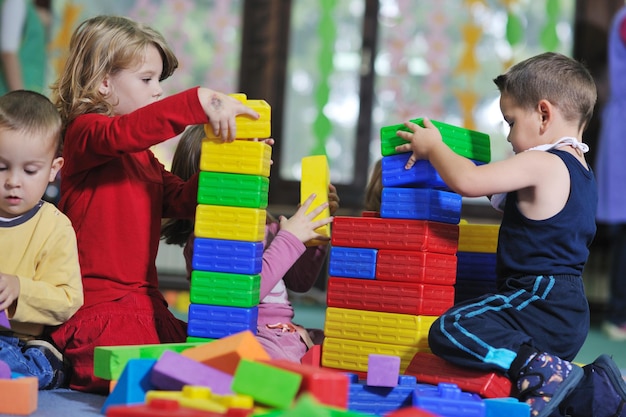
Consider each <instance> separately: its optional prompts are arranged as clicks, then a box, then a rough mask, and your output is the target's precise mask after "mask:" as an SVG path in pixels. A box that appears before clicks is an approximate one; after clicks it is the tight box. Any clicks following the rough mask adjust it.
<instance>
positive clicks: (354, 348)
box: [322, 337, 431, 373]
mask: <svg viewBox="0 0 626 417" xmlns="http://www.w3.org/2000/svg"><path fill="white" fill-rule="evenodd" d="M417 352H428V353H430V352H431V351H430V349H426V348H417V347H414V346H403V345H390V344H387V343H373V342H365V341H362V340H348V339H338V338H335V337H326V338H324V342H323V344H322V366H323V367H325V368H335V369H341V370H348V371H360V372H367V365H368V360H369V355H371V354H377V355H389V356H399V357H400V372H401V373H404V371H405V370H406V368H407V367H408V366H409V364H410V363H411V360H412V359H413V356H415V354H416V353H417Z"/></svg>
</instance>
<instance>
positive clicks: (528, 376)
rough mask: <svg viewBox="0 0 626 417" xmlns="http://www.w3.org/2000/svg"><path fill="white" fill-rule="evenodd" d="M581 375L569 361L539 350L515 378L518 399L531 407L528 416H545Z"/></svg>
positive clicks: (569, 390)
mask: <svg viewBox="0 0 626 417" xmlns="http://www.w3.org/2000/svg"><path fill="white" fill-rule="evenodd" d="M583 375H584V372H583V370H582V369H581V368H580V367H579V366H577V365H574V364H573V363H571V362H568V361H566V360H563V359H561V358H559V357H557V356H553V355H549V354H547V353H538V354H537V355H535V357H534V358H533V359H531V361H530V362H529V363H528V365H526V367H525V368H524V369H522V370H521V371H520V375H519V376H518V377H517V380H516V387H517V390H518V393H519V400H520V401H524V402H525V403H526V404H528V405H529V406H530V415H531V416H533V417H547V416H549V415H550V414H552V412H553V411H555V410H558V407H559V404H560V403H561V402H562V401H563V399H565V397H567V395H568V394H569V393H570V392H571V391H572V390H573V389H575V388H576V386H577V385H578V382H579V381H580V380H581V379H582V377H583ZM588 417H590V416H588ZM594 417H595V416H594Z"/></svg>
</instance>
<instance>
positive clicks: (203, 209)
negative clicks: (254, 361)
mask: <svg viewBox="0 0 626 417" xmlns="http://www.w3.org/2000/svg"><path fill="white" fill-rule="evenodd" d="M233 97H235V98H236V99H238V100H240V101H241V102H243V103H244V104H246V105H247V106H249V107H251V108H252V109H254V110H255V111H257V112H258V113H259V115H260V117H259V119H258V120H252V119H249V118H247V117H245V116H238V117H237V120H236V121H237V135H236V136H237V139H236V140H235V141H233V142H223V141H222V140H221V139H220V138H217V137H215V135H214V134H213V130H212V128H211V126H210V125H205V134H206V138H204V139H203V140H202V150H201V154H200V176H199V181H198V207H197V209H196V219H195V225H194V234H195V239H194V245H193V258H192V269H193V270H192V273H191V285H190V302H191V304H190V305H189V318H188V330H187V334H188V339H187V341H188V342H196V341H206V340H212V339H219V338H222V337H225V336H228V335H232V334H235V333H238V332H241V331H244V330H250V331H251V332H252V333H253V334H256V327H257V316H258V304H259V292H260V284H261V276H260V273H261V266H262V256H263V239H264V236H265V219H266V207H267V197H268V190H269V174H270V164H271V147H270V146H269V145H267V144H266V143H265V142H263V141H258V140H249V139H255V138H256V139H264V138H269V137H270V133H271V111H270V106H269V104H268V103H267V102H265V101H263V100H248V99H247V97H246V96H245V95H244V94H235V95H233Z"/></svg>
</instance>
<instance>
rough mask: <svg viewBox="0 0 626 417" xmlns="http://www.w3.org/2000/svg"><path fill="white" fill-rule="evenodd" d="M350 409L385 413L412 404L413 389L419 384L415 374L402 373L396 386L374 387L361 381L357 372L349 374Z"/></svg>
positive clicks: (377, 413)
mask: <svg viewBox="0 0 626 417" xmlns="http://www.w3.org/2000/svg"><path fill="white" fill-rule="evenodd" d="M348 376H349V378H350V387H349V391H348V410H350V411H357V412H362V413H370V414H375V415H384V414H387V413H389V412H391V411H394V410H397V409H398V408H402V407H408V406H410V405H412V404H411V403H412V401H413V397H412V396H413V390H414V389H415V387H416V386H417V382H416V379H415V377H414V376H410V375H400V376H399V377H398V385H396V386H395V387H373V386H369V385H366V384H365V381H359V378H358V376H357V375H355V374H348Z"/></svg>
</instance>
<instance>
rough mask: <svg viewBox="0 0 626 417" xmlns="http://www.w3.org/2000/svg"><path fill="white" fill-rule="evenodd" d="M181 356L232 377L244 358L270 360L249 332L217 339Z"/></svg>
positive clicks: (188, 350) (189, 350)
mask: <svg viewBox="0 0 626 417" xmlns="http://www.w3.org/2000/svg"><path fill="white" fill-rule="evenodd" d="M209 345H210V346H209ZM181 355H183V356H186V357H188V358H190V359H193V360H195V361H197V362H201V363H204V364H205V365H208V366H211V367H213V368H215V369H219V370H220V371H222V372H226V373H228V374H230V375H234V374H235V370H236V369H237V365H239V361H240V360H241V359H243V358H246V359H250V360H253V361H255V360H269V359H270V356H269V355H268V353H267V352H266V351H265V349H264V348H263V346H262V345H261V344H260V343H259V341H258V340H257V339H256V337H254V334H252V332H251V331H249V330H245V331H243V332H239V333H235V334H233V335H231V336H227V337H223V338H221V339H216V340H215V341H213V342H211V343H209V344H206V345H203V346H197V347H195V348H191V349H187V350H186V351H184V352H182V353H181Z"/></svg>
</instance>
